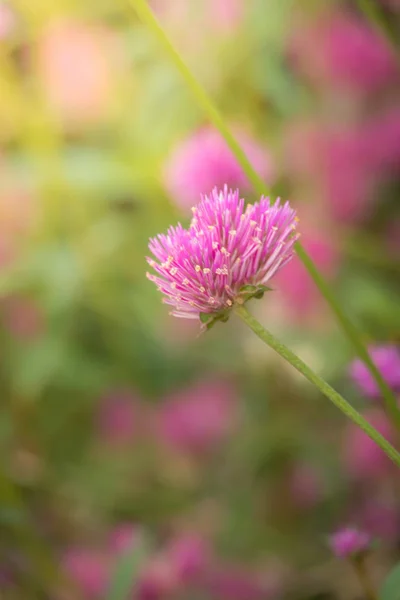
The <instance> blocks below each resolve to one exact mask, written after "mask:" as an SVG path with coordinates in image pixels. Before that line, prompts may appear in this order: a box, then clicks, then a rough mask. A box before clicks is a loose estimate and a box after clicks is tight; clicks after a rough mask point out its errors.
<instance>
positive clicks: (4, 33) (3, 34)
mask: <svg viewBox="0 0 400 600" xmlns="http://www.w3.org/2000/svg"><path fill="white" fill-rule="evenodd" d="M15 26H16V18H15V13H14V11H13V10H12V8H11V6H9V5H8V4H7V2H0V40H6V39H7V38H8V37H9V36H10V35H12V33H13V32H14V29H15Z"/></svg>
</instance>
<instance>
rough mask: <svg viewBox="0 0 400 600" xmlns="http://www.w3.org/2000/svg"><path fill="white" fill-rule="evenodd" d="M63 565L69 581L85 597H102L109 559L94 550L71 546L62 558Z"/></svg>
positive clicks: (106, 582) (105, 584)
mask: <svg viewBox="0 0 400 600" xmlns="http://www.w3.org/2000/svg"><path fill="white" fill-rule="evenodd" d="M63 567H64V570H65V572H66V574H67V576H68V577H69V578H70V579H71V581H72V582H73V583H74V584H75V585H76V586H77V587H78V588H79V589H80V590H82V592H83V593H84V594H85V597H87V598H91V599H92V598H93V599H94V598H102V597H103V594H104V593H105V592H106V590H107V586H108V582H109V560H108V558H107V557H106V555H105V554H104V553H102V552H99V551H96V550H89V549H85V548H71V549H70V550H68V551H67V553H66V554H65V556H64V558H63Z"/></svg>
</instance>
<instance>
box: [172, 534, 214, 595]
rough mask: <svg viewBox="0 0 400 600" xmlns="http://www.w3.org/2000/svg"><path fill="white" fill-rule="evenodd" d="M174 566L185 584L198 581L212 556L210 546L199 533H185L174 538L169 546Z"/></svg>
mask: <svg viewBox="0 0 400 600" xmlns="http://www.w3.org/2000/svg"><path fill="white" fill-rule="evenodd" d="M167 554H168V557H169V560H170V562H171V565H172V568H173V569H174V571H175V573H176V574H177V577H178V579H179V581H180V582H181V583H183V584H190V583H193V582H198V581H199V579H200V578H201V576H202V575H203V574H204V572H205V569H206V567H207V565H208V561H209V557H210V548H209V547H208V544H207V543H206V541H205V540H204V539H203V538H202V537H200V536H199V535H197V534H194V533H185V534H181V535H179V536H177V537H176V538H174V539H172V540H171V541H170V543H169V545H168V548H167Z"/></svg>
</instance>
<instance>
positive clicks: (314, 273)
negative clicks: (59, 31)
mask: <svg viewBox="0 0 400 600" xmlns="http://www.w3.org/2000/svg"><path fill="white" fill-rule="evenodd" d="M129 2H130V4H132V6H133V8H134V9H135V11H136V13H137V14H138V16H139V18H140V19H141V20H142V21H143V22H144V23H146V25H147V26H148V27H149V29H151V30H152V31H153V33H154V35H155V36H156V38H157V39H158V41H159V42H160V44H161V46H163V47H164V48H165V50H166V51H167V52H168V54H169V55H170V57H171V59H172V61H173V62H174V64H175V66H176V68H177V69H178V71H179V72H180V73H181V75H182V77H183V79H184V80H185V81H186V84H187V85H188V87H189V88H190V89H191V91H192V93H193V95H194V97H195V98H196V100H197V102H198V103H199V105H200V106H201V107H202V108H203V110H204V112H205V113H206V114H207V115H208V118H209V119H210V121H211V122H212V123H213V125H214V126H215V127H216V128H217V129H218V130H219V131H220V133H221V134H222V135H223V137H224V138H225V140H226V142H227V144H228V145H229V147H230V149H231V151H232V153H233V154H234V156H235V157H236V159H237V160H238V162H239V164H240V165H241V167H242V169H243V171H244V172H245V173H246V175H247V177H248V179H249V181H250V182H251V183H252V185H253V187H254V189H255V190H256V192H257V193H258V194H259V195H263V194H266V193H268V189H267V188H266V186H265V183H264V181H263V180H262V179H261V178H260V176H259V175H258V174H257V173H256V171H255V170H254V169H253V167H252V165H251V164H250V162H249V160H248V158H247V156H246V154H245V153H244V152H243V150H242V148H241V147H240V145H239V144H238V142H237V141H236V139H235V137H234V136H233V135H232V133H231V131H230V129H229V128H228V126H227V125H226V122H225V120H224V118H223V116H222V114H221V113H220V112H219V110H218V109H217V108H216V107H215V105H214V103H213V101H212V100H211V98H210V96H209V95H208V94H207V92H206V91H205V89H204V88H203V86H202V85H201V84H200V82H199V81H198V80H197V79H196V77H195V76H194V75H193V73H192V72H191V70H190V69H189V68H188V66H187V65H186V64H185V62H184V61H183V60H182V58H181V56H180V54H179V52H178V51H177V50H176V48H175V47H174V45H173V44H172V42H171V40H170V39H169V37H168V36H167V34H166V33H165V31H164V30H163V28H162V27H161V25H160V24H159V23H158V21H157V19H156V18H155V17H154V15H153V13H152V11H151V10H150V9H149V7H148V5H147V2H146V0H129ZM296 248H297V254H298V257H299V258H300V260H301V261H302V262H303V264H304V266H305V268H306V269H307V271H308V273H309V274H310V276H311V278H312V279H313V281H314V283H315V285H316V286H317V287H318V289H319V291H320V292H321V294H322V295H323V296H324V298H325V300H326V301H327V303H328V304H329V306H330V307H331V309H332V311H333V312H334V314H335V315H336V317H337V319H338V321H339V323H340V325H341V326H342V328H343V331H344V332H345V334H346V335H347V337H348V339H349V340H350V341H351V343H352V344H353V346H354V349H355V351H356V352H357V354H358V356H359V357H360V358H361V360H362V361H363V362H364V363H365V364H366V366H367V367H368V369H369V371H370V372H371V375H372V376H373V378H374V379H375V381H376V383H377V385H378V387H379V389H380V391H381V394H382V397H383V398H384V402H385V409H386V412H387V413H388V416H389V417H390V418H391V419H392V420H393V422H394V423H395V424H396V426H397V427H398V428H399V429H400V411H399V409H398V407H397V401H396V398H395V397H394V395H393V393H392V391H391V389H390V388H389V387H388V385H387V384H386V382H385V381H384V379H383V378H382V376H381V374H380V373H379V371H378V369H377V368H376V366H375V365H374V363H373V362H372V360H371V358H370V356H369V354H368V352H367V350H366V348H365V347H364V344H363V341H362V334H361V332H360V331H359V330H358V328H357V327H356V326H355V325H354V323H353V322H352V321H350V319H349V318H348V316H347V315H346V314H345V312H344V311H343V310H342V307H341V306H340V303H339V302H338V301H337V299H336V297H335V295H334V293H333V291H332V290H331V289H330V286H329V285H328V284H327V282H326V281H325V279H324V278H323V277H322V275H321V274H320V272H319V271H318V269H317V267H316V266H315V264H314V262H313V261H312V259H311V257H310V256H309V255H308V253H307V252H306V250H305V249H304V247H303V246H302V245H301V244H300V243H299V242H297V244H296Z"/></svg>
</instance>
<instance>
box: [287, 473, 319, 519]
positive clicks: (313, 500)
mask: <svg viewBox="0 0 400 600" xmlns="http://www.w3.org/2000/svg"><path fill="white" fill-rule="evenodd" d="M289 483H290V485H289V488H290V489H289V493H290V497H291V498H292V499H293V503H294V504H295V506H297V507H298V508H300V509H305V510H309V509H311V508H313V507H314V506H315V505H316V504H318V502H320V500H321V498H322V497H323V495H324V492H325V490H324V482H323V481H322V478H321V474H320V473H319V472H318V471H317V470H316V469H315V467H314V466H313V465H310V464H307V463H298V464H296V465H295V466H294V469H293V471H292V473H291V477H290V482H289Z"/></svg>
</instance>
